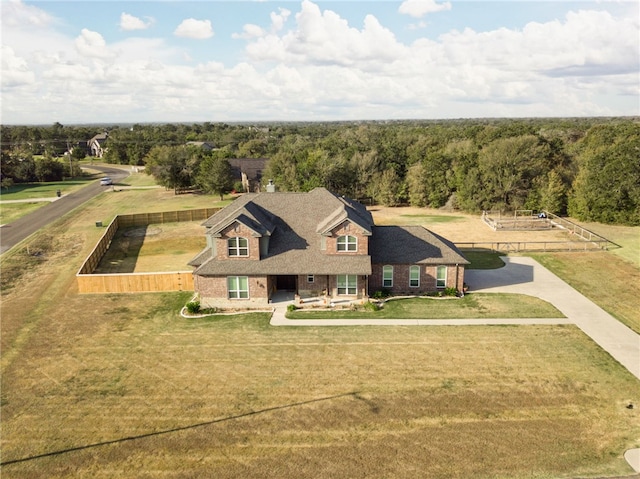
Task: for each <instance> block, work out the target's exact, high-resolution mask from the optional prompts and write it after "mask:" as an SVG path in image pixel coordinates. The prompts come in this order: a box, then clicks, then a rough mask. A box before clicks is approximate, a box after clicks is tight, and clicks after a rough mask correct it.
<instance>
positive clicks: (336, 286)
mask: <svg viewBox="0 0 640 479" xmlns="http://www.w3.org/2000/svg"><path fill="white" fill-rule="evenodd" d="M269 283H270V284H271V285H272V286H273V287H272V288H271V292H270V297H269V300H270V302H274V301H275V300H276V299H278V298H285V297H286V298H290V300H291V301H295V302H296V303H297V304H298V305H303V304H309V305H311V304H316V305H330V303H333V304H340V303H345V302H347V303H348V302H355V301H359V302H362V301H363V300H364V301H366V300H368V298H369V295H368V284H369V277H368V276H367V275H355V274H343V275H340V274H338V275H324V274H323V275H315V274H305V275H273V276H270V277H269Z"/></svg>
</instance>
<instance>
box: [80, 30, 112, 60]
mask: <svg viewBox="0 0 640 479" xmlns="http://www.w3.org/2000/svg"><path fill="white" fill-rule="evenodd" d="M74 43H75V46H76V49H77V50H78V53H80V55H82V56H83V57H89V58H102V59H111V58H113V57H114V53H113V52H112V51H110V50H109V48H108V47H107V43H106V42H105V41H104V38H103V37H102V35H100V34H99V33H98V32H93V31H91V30H88V29H86V28H83V29H82V31H81V32H80V36H79V37H77V38H76V39H75V42H74Z"/></svg>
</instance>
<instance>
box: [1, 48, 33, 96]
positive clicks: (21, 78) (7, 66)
mask: <svg viewBox="0 0 640 479" xmlns="http://www.w3.org/2000/svg"><path fill="white" fill-rule="evenodd" d="M1 52H2V53H1V56H0V58H1V59H2V62H1V64H2V86H3V87H15V86H20V85H28V84H33V83H34V82H35V74H34V72H32V71H31V70H30V69H29V66H28V65H27V62H26V60H25V59H24V58H20V57H18V56H16V54H15V52H14V51H13V48H11V47H8V46H5V45H2V48H1Z"/></svg>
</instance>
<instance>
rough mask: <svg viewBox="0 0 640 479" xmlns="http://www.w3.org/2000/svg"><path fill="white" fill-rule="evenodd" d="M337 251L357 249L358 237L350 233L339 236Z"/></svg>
mask: <svg viewBox="0 0 640 479" xmlns="http://www.w3.org/2000/svg"><path fill="white" fill-rule="evenodd" d="M338 251H358V238H356V237H355V236H351V235H346V236H339V237H338Z"/></svg>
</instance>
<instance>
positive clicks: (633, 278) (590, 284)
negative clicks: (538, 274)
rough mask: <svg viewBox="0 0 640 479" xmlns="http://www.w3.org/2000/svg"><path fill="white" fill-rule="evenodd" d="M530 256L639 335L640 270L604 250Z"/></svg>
mask: <svg viewBox="0 0 640 479" xmlns="http://www.w3.org/2000/svg"><path fill="white" fill-rule="evenodd" d="M531 256H532V257H534V258H535V259H536V260H537V261H538V262H539V263H540V264H542V265H543V266H545V267H546V268H548V269H550V270H551V271H553V272H554V273H555V274H557V275H558V276H559V277H561V278H562V279H563V280H565V281H566V282H567V283H569V284H570V285H571V286H573V287H574V288H576V289H577V290H578V291H580V292H581V293H582V294H584V295H585V296H586V297H588V298H591V299H592V300H594V301H595V302H596V303H597V304H598V305H599V306H600V307H602V308H603V309H605V310H606V311H608V312H609V313H611V314H612V315H613V316H615V317H616V318H617V319H619V320H620V321H621V322H623V323H624V324H626V325H627V326H629V327H630V328H631V329H633V330H634V331H636V332H637V333H639V334H640V314H638V310H639V308H640V301H639V300H638V293H637V285H638V284H640V269H638V268H637V267H635V266H634V265H632V264H631V263H630V262H627V261H625V260H623V259H621V258H619V257H618V256H615V255H612V254H611V253H608V252H605V251H602V252H593V253H547V254H544V255H543V254H535V255H533V254H532V255H531Z"/></svg>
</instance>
